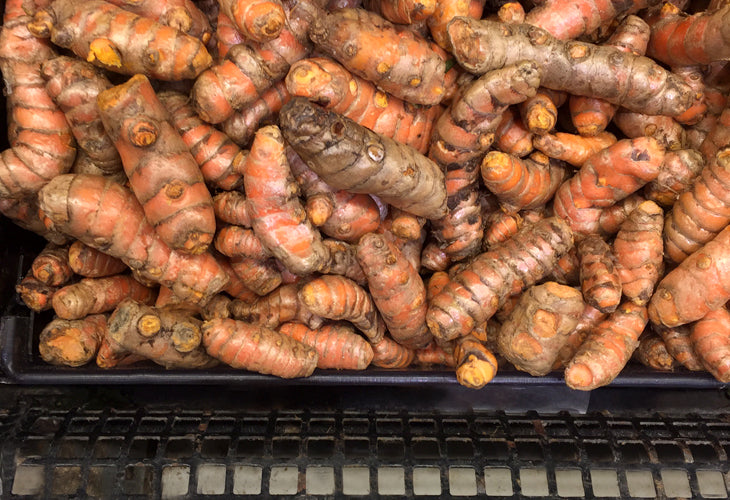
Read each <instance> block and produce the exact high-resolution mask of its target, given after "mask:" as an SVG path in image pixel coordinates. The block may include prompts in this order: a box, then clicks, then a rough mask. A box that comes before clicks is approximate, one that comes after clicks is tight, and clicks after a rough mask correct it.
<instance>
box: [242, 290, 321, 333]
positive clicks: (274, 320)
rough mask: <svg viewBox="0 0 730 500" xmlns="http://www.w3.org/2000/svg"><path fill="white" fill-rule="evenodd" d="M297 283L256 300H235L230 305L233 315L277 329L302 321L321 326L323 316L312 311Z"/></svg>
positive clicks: (247, 321) (248, 321)
mask: <svg viewBox="0 0 730 500" xmlns="http://www.w3.org/2000/svg"><path fill="white" fill-rule="evenodd" d="M298 291H299V287H298V286H297V285H294V284H291V285H282V286H280V287H278V288H277V289H276V290H274V291H273V292H271V293H269V294H268V295H265V296H263V297H259V298H258V299H257V300H256V301H255V302H252V303H245V302H243V301H240V300H234V301H233V302H231V304H230V305H229V310H230V312H231V317H232V318H234V319H237V320H240V321H245V322H246V323H251V324H255V325H261V326H265V327H267V328H272V329H276V328H278V327H279V326H280V325H282V324H284V323H290V322H293V323H302V324H305V325H307V326H309V327H310V328H313V329H314V328H319V327H320V326H321V325H322V318H320V317H319V316H317V315H316V314H314V313H312V311H310V310H309V309H308V308H307V307H306V305H305V304H304V302H302V300H301V299H300V297H299V295H298Z"/></svg>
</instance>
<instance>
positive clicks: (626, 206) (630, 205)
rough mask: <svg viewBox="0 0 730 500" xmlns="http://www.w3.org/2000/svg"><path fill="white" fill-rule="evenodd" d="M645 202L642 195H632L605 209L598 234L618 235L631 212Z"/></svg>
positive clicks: (600, 217)
mask: <svg viewBox="0 0 730 500" xmlns="http://www.w3.org/2000/svg"><path fill="white" fill-rule="evenodd" d="M665 158H666V157H665ZM657 178H658V177H657ZM645 201H646V200H645V199H644V197H643V196H641V195H640V194H632V195H631V196H629V197H628V198H624V199H623V200H621V201H619V202H618V203H616V204H615V205H611V206H610V207H607V208H604V209H603V210H602V211H601V213H600V216H599V218H598V232H599V233H600V234H601V235H603V236H610V235H613V234H616V233H618V230H619V229H620V228H621V224H623V223H624V221H625V220H626V219H628V218H629V215H630V214H631V212H633V211H634V210H635V209H636V207H638V206H639V205H641V204H642V203H644V202H645Z"/></svg>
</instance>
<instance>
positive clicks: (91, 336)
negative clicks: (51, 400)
mask: <svg viewBox="0 0 730 500" xmlns="http://www.w3.org/2000/svg"><path fill="white" fill-rule="evenodd" d="M105 334H106V316H104V315H103V314H94V315H91V316H87V317H86V318H84V319H77V320H71V321H69V320H65V319H60V318H56V319H54V320H53V321H51V322H50V323H48V324H47V325H46V326H45V328H43V331H42V332H41V335H40V339H39V342H38V350H39V351H40V355H41V358H43V361H45V362H46V363H49V364H52V365H58V366H83V365H85V364H87V363H89V362H90V361H91V360H92V359H94V358H96V353H97V352H98V351H99V346H100V345H101V340H102V338H104V336H105Z"/></svg>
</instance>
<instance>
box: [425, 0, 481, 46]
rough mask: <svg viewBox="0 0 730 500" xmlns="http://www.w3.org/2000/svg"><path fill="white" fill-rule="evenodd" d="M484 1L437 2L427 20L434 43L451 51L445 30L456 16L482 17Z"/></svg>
mask: <svg viewBox="0 0 730 500" xmlns="http://www.w3.org/2000/svg"><path fill="white" fill-rule="evenodd" d="M484 3H485V1H484V0H471V1H463V0H437V2H436V8H435V10H434V12H433V14H431V16H430V17H429V18H428V20H427V22H428V29H429V31H430V32H431V36H432V37H433V39H434V41H435V42H436V43H437V44H438V45H439V46H440V47H441V48H443V49H445V50H451V45H450V41H449V37H448V35H447V33H446V28H447V26H448V25H449V22H450V21H451V20H452V19H454V18H455V17H457V16H470V17H473V18H474V19H480V18H481V17H482V13H483V12H482V11H483V8H484Z"/></svg>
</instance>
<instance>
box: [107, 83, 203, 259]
mask: <svg viewBox="0 0 730 500" xmlns="http://www.w3.org/2000/svg"><path fill="white" fill-rule="evenodd" d="M97 102H98V105H99V110H100V112H101V118H102V121H103V122H104V127H105V128H106V129H107V132H108V133H109V135H110V136H111V138H112V140H113V141H114V144H115V146H116V147H117V149H118V150H119V151H120V152H121V154H122V158H123V164H124V171H125V172H126V173H127V177H129V184H130V186H131V188H132V191H134V194H135V196H137V199H138V200H139V201H140V203H141V204H142V206H143V207H144V211H145V216H146V217H147V220H148V221H149V222H150V223H151V224H152V225H153V226H154V227H155V230H156V231H157V233H158V234H159V235H160V237H161V238H162V240H163V241H164V242H165V243H167V244H168V245H169V246H170V247H171V248H173V249H175V250H179V251H182V252H189V253H192V254H200V253H203V252H204V251H205V250H207V248H208V245H209V244H210V243H211V242H212V241H213V233H214V232H215V214H214V212H213V200H212V198H211V196H210V193H209V192H208V189H207V187H206V186H205V182H204V179H203V176H202V175H201V173H200V168H199V167H198V163H197V162H196V161H195V158H194V157H193V156H192V154H191V153H190V150H189V149H188V146H187V145H186V144H185V142H183V140H182V138H181V137H180V135H179V134H178V133H177V131H176V130H175V129H174V128H173V126H172V125H171V123H170V121H169V120H168V117H169V114H168V112H167V110H166V109H165V107H164V106H163V105H162V103H161V102H160V100H159V99H158V98H157V96H156V94H155V92H154V90H153V88H152V85H151V84H150V81H149V80H148V79H147V78H146V77H144V76H142V75H136V76H133V77H132V78H130V79H129V80H128V81H127V82H126V83H124V84H122V85H118V86H116V87H113V88H111V89H109V90H106V91H104V92H102V93H101V94H99V97H98V99H97Z"/></svg>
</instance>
